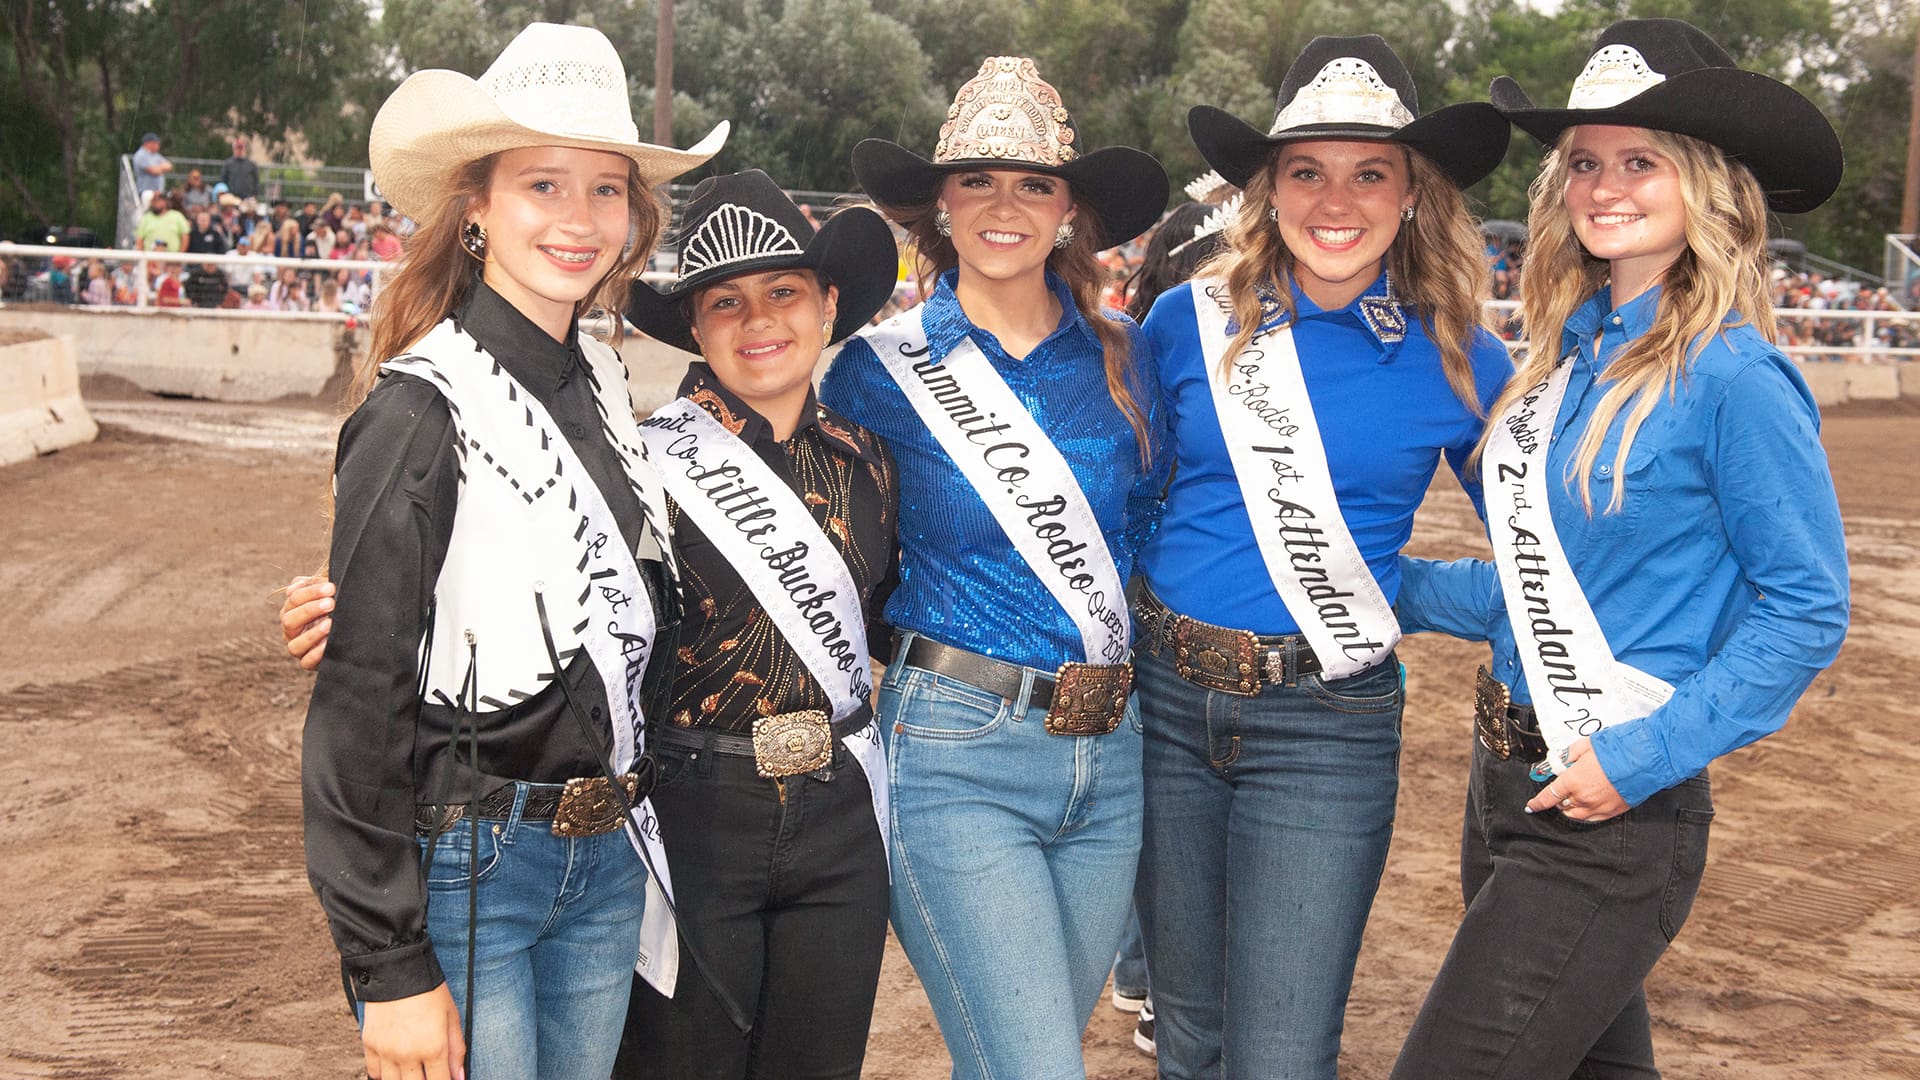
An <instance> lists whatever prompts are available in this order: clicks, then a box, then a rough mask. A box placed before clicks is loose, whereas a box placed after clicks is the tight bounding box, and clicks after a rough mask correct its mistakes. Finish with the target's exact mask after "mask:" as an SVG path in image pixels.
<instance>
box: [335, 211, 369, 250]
mask: <svg viewBox="0 0 1920 1080" xmlns="http://www.w3.org/2000/svg"><path fill="white" fill-rule="evenodd" d="M340 228H341V229H342V230H344V231H345V232H346V234H347V235H348V236H351V237H353V240H354V242H355V243H359V242H360V241H362V240H365V239H366V238H367V215H366V212H365V211H363V210H361V209H360V207H358V206H349V207H347V216H346V217H345V218H342V219H341V221H340Z"/></svg>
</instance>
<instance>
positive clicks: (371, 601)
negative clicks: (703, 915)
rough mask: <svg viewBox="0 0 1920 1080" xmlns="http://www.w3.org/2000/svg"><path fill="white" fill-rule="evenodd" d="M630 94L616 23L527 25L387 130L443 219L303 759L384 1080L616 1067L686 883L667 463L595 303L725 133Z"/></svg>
mask: <svg viewBox="0 0 1920 1080" xmlns="http://www.w3.org/2000/svg"><path fill="white" fill-rule="evenodd" d="M626 86H627V84H626V75H625V72H624V70H623V69H622V67H621V63H620V59H619V57H618V56H617V55H616V54H615V53H614V51H613V47H612V45H611V44H609V43H608V41H607V40H606V38H605V37H604V36H603V35H601V34H600V33H599V32H598V31H595V30H591V29H586V28H581V27H568V26H554V25H547V24H534V25H532V26H529V27H528V28H527V29H526V30H524V31H522V32H521V34H520V35H519V36H518V37H516V38H515V39H514V40H513V42H512V43H511V44H509V45H508V46H507V48H506V49H505V51H503V52H502V53H501V54H500V57H499V59H497V60H496V61H494V63H493V65H492V66H491V67H490V68H488V70H487V72H486V73H485V74H484V75H482V76H481V77H480V79H479V80H477V81H476V80H474V79H470V78H467V77H466V76H464V75H461V74H458V73H456V72H451V71H422V72H418V73H416V74H414V75H413V76H411V77H410V78H408V79H407V81H406V82H405V83H403V84H402V85H401V86H400V88H399V89H398V90H396V91H395V92H394V94H393V96H392V97H391V98H389V99H388V100H387V102H386V104H385V105H383V106H382V107H381V110H380V112H379V114H378V115H377V116H376V117H375V119H374V124H373V132H372V139H371V147H370V150H371V158H372V165H373V173H374V177H375V180H376V181H377V183H378V184H379V185H380V188H381V192H382V195H383V197H384V198H386V199H387V200H388V201H389V202H391V203H392V204H393V206H394V207H396V208H397V209H398V210H400V211H401V212H403V213H405V214H406V215H407V216H409V217H410V218H412V219H413V220H414V221H415V222H416V224H417V228H416V230H415V232H414V233H413V235H412V237H411V238H410V239H409V240H408V243H407V248H406V252H405V256H404V258H403V261H402V262H401V264H400V269H399V270H398V272H396V273H395V275H394V276H393V278H392V280H391V281H390V282H389V283H388V284H387V286H386V287H385V288H384V289H383V290H382V292H381V294H380V298H379V302H378V306H377V307H376V310H375V312H374V337H373V342H372V348H371V351H370V353H369V360H368V362H367V363H365V364H364V365H363V366H362V367H361V368H360V370H358V371H357V372H356V374H355V379H354V383H353V389H352V392H351V396H352V399H353V401H354V404H355V406H356V407H355V409H354V412H353V415H352V416H350V417H349V418H348V419H347V422H346V425H345V426H344V427H343V428H342V430H341V434H340V446H339V452H338V455H337V457H336V459H335V471H334V491H335V501H334V527H333V544H332V554H331V557H330V560H329V562H330V569H331V573H332V575H333V578H334V587H335V588H337V592H338V600H339V606H338V609H337V611H335V612H334V614H333V616H332V621H331V623H330V624H329V623H326V622H323V623H322V624H321V627H320V629H330V630H331V637H330V639H329V640H328V642H327V644H326V650H325V655H326V658H325V660H324V662H319V661H318V656H317V655H316V657H315V660H316V662H318V666H319V674H318V678H317V680H316V681H315V684H314V691H313V701H312V705H311V708H310V710H309V712H308V717H307V725H306V733H305V741H304V753H303V766H302V768H303V790H304V798H305V805H306V846H307V862H308V873H309V877H310V878H311V880H312V883H313V887H314V891H315V892H316V893H317V894H318V896H319V899H320V904H321V907H322V908H323V909H324V910H325V912H326V915H327V919H328V922H329V924H330V926H331V928H332V931H333V936H334V941H335V944H336V945H337V946H338V947H339V950H340V954H341V971H342V977H343V981H344V985H345V987H346V989H347V992H348V994H349V996H350V997H351V998H352V1000H353V1002H354V1004H355V1008H356V1011H358V1012H359V1013H360V1015H361V1019H362V1040H363V1042H364V1044H365V1049H366V1063H367V1071H368V1073H369V1075H370V1076H374V1077H380V1078H382V1080H402V1078H411V1077H419V1076H423V1075H424V1076H426V1077H429V1078H438V1077H446V1076H449V1075H453V1076H460V1075H463V1074H465V1073H466V1072H468V1071H470V1072H471V1073H473V1074H476V1075H478V1076H481V1077H483V1078H484V1077H530V1076H536V1075H537V1076H540V1077H542V1078H546V1080H551V1078H554V1077H580V1078H591V1080H604V1078H605V1077H606V1076H607V1073H608V1070H609V1068H610V1067H611V1065H612V1062H613V1058H614V1053H615V1050H616V1047H617V1045H618V1038H619V1031H620V1026H621V1022H622V1020H623V1018H624V1017H625V1014H626V1001H627V992H628V988H629V986H630V985H631V972H632V970H633V967H634V963H635V959H636V956H637V955H638V953H639V949H638V946H639V943H640V941H641V924H642V907H643V897H644V896H645V895H646V894H647V893H648V892H649V891H652V892H654V893H655V895H660V894H663V893H665V892H667V891H668V890H670V887H671V883H670V880H669V878H670V875H669V872H668V870H667V866H666V864H665V860H664V859H663V858H662V857H661V853H660V851H659V848H658V842H657V829H655V828H652V826H651V823H650V821H649V820H648V819H650V815H651V811H650V810H649V809H648V806H647V801H646V793H647V788H648V787H649V786H650V784H651V772H650V769H649V768H648V766H647V762H646V759H645V758H643V757H642V756H641V755H642V750H643V745H642V743H643V727H642V725H643V722H644V717H645V713H646V711H647V710H646V705H647V702H646V697H647V694H648V692H649V691H651V690H652V689H654V688H655V687H656V686H657V684H658V683H659V682H660V681H661V680H660V679H659V678H658V677H657V676H658V674H659V672H661V671H662V670H663V669H665V668H666V667H667V666H668V665H669V664H670V663H671V656H670V655H667V656H661V657H659V658H658V659H652V658H651V657H650V654H651V653H653V652H657V651H659V650H658V649H656V648H655V643H656V641H660V642H663V643H665V645H666V648H667V651H668V652H669V653H670V651H671V641H672V623H673V621H674V619H675V618H676V610H677V609H676V607H675V604H674V601H673V590H672V583H673V572H672V567H671V564H672V560H671V557H670V547H669V545H668V544H667V541H666V536H665V530H666V527H667V526H666V517H665V511H664V508H663V502H662V499H661V495H660V478H659V476H658V474H657V473H656V472H655V471H654V468H653V466H652V465H650V464H649V463H648V462H647V461H646V460H645V454H644V451H643V450H642V444H641V440H640V435H639V432H638V431H637V429H636V427H635V424H634V418H633V409H632V404H631V402H630V401H629V399H628V396H627V390H626V373H625V368H624V366H623V365H622V364H621V362H620V358H619V356H618V355H617V354H616V353H614V351H613V350H612V349H610V348H608V347H607V346H605V345H603V344H601V343H600V342H598V341H595V340H594V339H592V338H590V337H588V336H586V335H584V334H582V333H580V332H579V330H578V328H577V320H578V318H579V316H580V315H581V314H583V313H584V312H586V311H587V310H588V309H590V308H592V307H595V306H605V307H607V308H609V309H611V310H615V311H617V310H619V308H620V306H621V305H622V304H623V303H624V302H625V299H626V295H627V288H628V285H629V280H630V278H631V277H632V275H633V274H634V272H635V271H637V270H638V269H639V268H640V267H641V266H642V265H643V264H644V262H645V260H646V257H647V254H648V252H649V251H650V249H651V248H652V246H653V242H654V239H655V236H656V234H657V233H658V231H659V227H660V222H661V219H662V213H661V210H660V207H659V206H658V204H657V203H656V202H655V199H654V196H653V193H652V189H653V186H654V185H656V184H658V183H660V182H662V181H664V180H666V179H667V178H669V177H671V176H673V175H675V174H677V173H680V172H682V171H684V170H686V169H689V168H692V167H693V166H695V165H698V164H700V163H702V162H704V161H706V160H707V159H708V158H709V157H711V156H712V155H713V153H714V152H715V151H716V150H717V149H718V148H719V145H720V142H721V140H722V139H723V138H724V134H725V132H724V125H723V126H722V127H721V128H716V129H715V131H714V132H713V134H711V135H710V136H708V138H707V139H706V140H705V141H703V142H702V143H701V145H699V146H697V147H695V148H693V149H692V150H685V151H683V150H675V149H672V148H669V147H662V146H652V145H649V144H646V143H642V142H641V141H640V140H639V136H638V132H637V130H636V129H635V127H634V124H633V119H632V115H631V111H630V107H629V104H628V100H627V89H626ZM316 591H317V590H316ZM290 599H292V598H290ZM298 599H300V600H302V601H307V600H310V599H311V598H310V597H308V596H306V595H302V596H301V597H299V598H298ZM331 604H332V599H331V598H322V599H317V600H311V603H304V602H303V603H301V604H298V605H290V607H291V608H292V610H291V611H290V613H289V616H288V617H289V618H290V619H292V620H294V622H293V625H296V626H298V625H302V624H304V623H305V622H307V621H308V617H309V616H310V615H312V614H313V613H314V607H316V606H318V607H330V606H331ZM630 818H631V820H629V819H630ZM641 823H644V824H641ZM623 826H624V827H623ZM641 849H647V854H648V856H649V861H650V862H651V864H652V869H653V871H654V874H653V875H652V876H651V877H652V880H651V881H650V880H649V878H650V876H649V875H648V874H647V873H646V871H645V870H643V861H642V857H641V856H640V855H639V854H637V853H636V852H637V851H639V850H641ZM655 886H657V888H654V887H655ZM661 906H662V907H664V905H661ZM648 914H660V913H654V912H649V913H648ZM648 921H649V922H652V921H653V920H651V919H650V920H648ZM668 925H669V926H670V924H668ZM463 1025H464V1028H465V1031H464V1032H463V1030H462V1029H463ZM468 1052H470V1054H471V1064H470V1065H467V1064H466V1060H467V1053H468Z"/></svg>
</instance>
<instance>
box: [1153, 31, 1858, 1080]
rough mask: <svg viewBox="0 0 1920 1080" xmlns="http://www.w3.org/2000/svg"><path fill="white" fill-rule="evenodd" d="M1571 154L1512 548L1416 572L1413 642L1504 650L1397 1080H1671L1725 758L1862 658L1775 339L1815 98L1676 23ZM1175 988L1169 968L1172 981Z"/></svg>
mask: <svg viewBox="0 0 1920 1080" xmlns="http://www.w3.org/2000/svg"><path fill="white" fill-rule="evenodd" d="M1493 103H1494V104H1495V105H1496V106H1498V107H1499V108H1500V110H1501V111H1502V112H1503V113H1505V114H1506V116H1507V117H1508V119H1510V120H1512V121H1513V123H1514V124H1516V125H1517V126H1519V127H1520V128H1521V129H1522V130H1523V131H1526V132H1527V133H1528V134H1530V135H1532V136H1534V137H1535V138H1537V139H1539V140H1540V141H1541V142H1543V143H1545V144H1546V145H1547V147H1548V150H1547V155H1546V159H1545V161H1544V162H1543V163H1542V164H1541V168H1540V174H1539V176H1538V177H1537V178H1536V179H1535V180H1534V183H1533V189H1532V202H1533V205H1532V208H1531V214H1530V216H1529V219H1528V234H1529V239H1528V245H1527V265H1526V269H1525V271H1524V272H1523V274H1524V276H1523V278H1522V281H1523V284H1524V288H1523V289H1522V293H1523V295H1524V296H1525V298H1526V301H1525V309H1524V313H1525V322H1526V326H1527V333H1528V337H1529V339H1530V341H1531V345H1530V347H1529V349H1528V352H1527V360H1526V363H1525V364H1524V366H1523V367H1522V368H1521V370H1520V371H1519V372H1518V373H1517V374H1516V375H1515V376H1514V378H1513V380H1512V382H1511V383H1509V384H1508V386H1507V388H1506V389H1505V391H1504V392H1502V394H1501V395H1500V399H1499V400H1498V401H1497V402H1496V403H1495V405H1494V408H1493V410H1492V416H1493V417H1494V419H1493V421H1492V422H1491V423H1490V424H1489V426H1488V431H1487V437H1486V441H1485V442H1484V443H1483V444H1482V446H1481V448H1480V451H1479V465H1480V469H1481V473H1482V475H1483V476H1484V477H1485V479H1486V484H1487V519H1488V526H1489V528H1488V534H1489V537H1490V539H1491V540H1492V541H1493V549H1494V559H1493V561H1491V562H1487V561H1483V560H1463V561H1460V562H1454V563H1433V562H1427V561H1422V560H1408V566H1407V570H1406V585H1405V588H1404V589H1403V590H1402V591H1401V594H1400V613H1401V617H1402V619H1403V620H1404V621H1405V622H1406V624H1407V628H1408V629H1409V630H1416V629H1430V630H1440V631H1444V632H1446V633H1450V634H1454V635H1456V636H1460V637H1465V638H1470V639H1476V640H1487V641H1490V642H1491V643H1492V646H1493V665H1492V670H1491V671H1488V670H1487V669H1485V668H1483V669H1481V671H1480V682H1479V688H1478V693H1477V695H1476V703H1475V705H1476V708H1475V711H1476V714H1477V715H1476V721H1477V726H1478V727H1479V741H1478V745H1476V746H1475V748H1474V755H1473V773H1472V777H1471V783H1470V787H1469V796H1468V801H1467V812H1466V828H1465V836H1464V839H1463V842H1462V844H1461V863H1460V877H1461V886H1462V891H1463V892H1464V894H1465V897H1466V900H1467V911H1466V916H1465V918H1464V919H1463V920H1462V921H1461V924H1460V930H1459V932H1458V934H1457V935H1456V936H1455V937H1454V941H1453V947H1452V948H1451V949H1450V950H1449V951H1448V954H1447V959H1446V963H1445V964H1444V965H1443V966H1442V968H1441V969H1440V973H1439V975H1438V977H1437V978H1436V979H1435V980H1434V984H1433V988H1432V990H1431V991H1430V992H1429V993H1428V995H1427V1000H1426V1004H1425V1005H1424V1006H1423V1007H1422V1008H1421V1010H1420V1014H1419V1016H1418V1018H1416V1020H1415V1021H1414V1025H1413V1031H1412V1033H1411V1034H1409V1035H1408V1037H1407V1042H1406V1045H1405V1047H1404V1048H1403V1049H1402V1050H1401V1053H1400V1060H1399V1063H1398V1064H1397V1065H1396V1067H1395V1069H1394V1073H1393V1075H1394V1076H1395V1077H1398V1078H1401V1080H1424V1078H1426V1077H1449V1078H1452V1077H1461V1078H1487V1080H1490V1078H1494V1077H1512V1078H1521V1077H1527V1078H1532V1077H1548V1076H1551V1077H1560V1076H1578V1077H1590V1078H1594V1080H1613V1078H1621V1080H1624V1078H1628V1077H1655V1076H1658V1075H1659V1073H1658V1071H1657V1070H1656V1069H1655V1067H1654V1063H1653V1042H1652V1038H1651V1035H1650V1032H1649V1021H1648V1015H1647V999H1646V994H1645V992H1644V991H1643V990H1642V988H1641V983H1642V981H1643V980H1644V979H1645V978H1646V975H1647V973H1648V972H1649V971H1651V970H1652V969H1653V966H1654V964H1655V962H1657V961H1658V960H1659V958H1660V956H1661V954H1662V953H1664V952H1665V951H1666V948H1667V944H1668V942H1669V941H1670V940H1672V938H1673V936H1674V935H1675V934H1676V933H1678V932H1679V930H1680V926H1681V924H1682V923H1683V922H1685V921H1686V918H1687V913H1688V910H1689V909H1690V908H1691V907H1692V904H1693V897H1694V893H1695V891H1696V890H1697V889H1698V888H1699V885H1700V876H1701V873H1702V870H1703V869H1704V867H1705V864H1706V855H1707V831H1708V824H1709V822H1710V821H1711V820H1712V818H1713V796H1712V792H1711V789H1710V788H1709V786H1708V782H1707V765H1708V763H1709V762H1711V761H1712V760H1713V759H1715V758H1717V757H1719V756H1720V755H1722V754H1725V753H1727V752H1728V751H1731V750H1734V749H1736V748H1738V747H1740V746H1744V745H1746V744H1748V743H1750V742H1753V741H1754V740H1755V739H1758V738H1760V737H1762V736H1763V735H1766V734H1768V733H1770V732H1772V731H1775V730H1777V729H1778V728H1779V727H1780V726H1781V725H1782V724H1783V723H1785V722H1786V718H1787V712H1788V710H1789V709H1790V708H1791V707H1792V706H1793V703H1794V702H1795V701H1796V700H1797V699H1798V698H1799V696H1800V695H1801V693H1802V692H1804V691H1805V690H1806V688H1807V685H1808V683H1810V682H1811V681H1812V680H1813V677H1814V676H1815V675H1816V674H1818V673H1819V672H1820V670H1821V669H1822V668H1824V667H1825V666H1826V665H1827V664H1829V663H1831V662H1832V660H1833V658H1834V655H1835V654H1836V653H1837V651H1838V650H1839V648H1840V641H1841V638H1842V637H1844V636H1845V633H1846V626H1847V554H1846V545H1845V541H1844V537H1843V536H1842V534H1841V527H1840V514H1839V507H1838V505H1837V502H1836V500H1835V497H1834V492H1833V479H1832V477H1831V475H1830V474H1829V473H1828V470H1827V460H1826V455H1825V454H1824V453H1823V452H1822V450H1821V447H1820V440H1819V415H1818V413H1817V412H1816V410H1815V408H1814V404H1813V396H1812V394H1810V393H1809V392H1808V390H1807V386H1806V383H1805V382H1803V381H1802V380H1801V378H1800V375H1799V373H1798V371H1797V369H1796V368H1795V367H1794V365H1793V364H1792V362H1790V361H1789V360H1787V358H1786V357H1785V356H1784V355H1782V354H1781V352H1780V350H1779V349H1778V348H1776V347H1775V346H1774V344H1773V312H1772V310H1771V307H1770V305H1769V302H1768V292H1767V287H1768V277H1767V272H1768V266H1769V260H1768V259H1767V253H1766V240H1767V212H1768V211H1769V210H1770V209H1771V210H1775V211H1780V212H1783V213H1804V212H1806V211H1809V210H1812V209H1814V208H1815V207H1817V206H1819V205H1820V204H1821V203H1823V202H1825V201H1826V199H1827V197H1828V196H1830V195H1831V194H1833V190H1834V188H1835V186H1837V185H1838V183H1839V181H1840V171H1841V164H1842V162H1841V152H1840V142H1839V140H1838V139H1837V138H1836V137H1835V135H1834V132H1833V128H1832V126H1831V125H1829V124H1828V123H1827V120H1826V118H1825V117H1824V116H1822V115H1821V114H1820V110H1819V109H1818V108H1816V107H1815V106H1814V105H1813V103H1812V102H1810V101H1808V100H1806V99H1805V98H1803V97H1801V96H1800V95H1799V94H1798V93H1796V92H1795V91H1794V90H1793V89H1792V88H1791V87H1788V86H1786V85H1784V84H1782V83H1779V82H1775V81H1774V80H1772V79H1769V78H1767V77H1766V76H1764V75H1761V74H1759V73H1757V72H1752V71H1742V70H1740V69H1739V68H1737V67H1735V66H1734V64H1733V61H1732V59H1731V58H1730V57H1728V56H1727V54H1726V52H1725V51H1724V50H1722V49H1721V48H1720V47H1719V46H1718V45H1716V44H1714V42H1713V41H1712V40H1711V39H1709V38H1708V37H1707V36H1706V35H1705V34H1703V33H1701V32H1700V31H1699V30H1697V29H1695V28H1694V27H1692V26H1690V25H1688V24H1686V23H1684V22H1680V21H1678V20H1674V19H1629V20H1626V21H1623V22H1619V23H1615V24H1614V25H1613V26H1611V27H1609V28H1608V29H1607V30H1606V31H1604V32H1603V33H1602V34H1601V35H1600V38H1599V41H1598V44H1597V45H1596V47H1595V51H1594V52H1593V54H1592V56H1591V57H1590V58H1589V60H1588V61H1587V64H1586V67H1585V68H1584V70H1582V71H1581V72H1580V75H1579V77H1578V78H1577V79H1575V80H1574V84H1573V91H1572V93H1571V95H1570V96H1569V100H1568V105H1567V107H1566V108H1564V109H1543V108H1537V107H1535V106H1534V105H1533V104H1532V103H1531V102H1530V101H1528V100H1527V98H1526V95H1524V94H1523V93H1521V92H1520V88H1519V87H1518V86H1516V85H1515V84H1514V83H1513V81H1512V80H1511V79H1504V78H1503V79H1500V80H1497V81H1496V82H1495V83H1494V85H1493ZM1156 974H1157V973H1156Z"/></svg>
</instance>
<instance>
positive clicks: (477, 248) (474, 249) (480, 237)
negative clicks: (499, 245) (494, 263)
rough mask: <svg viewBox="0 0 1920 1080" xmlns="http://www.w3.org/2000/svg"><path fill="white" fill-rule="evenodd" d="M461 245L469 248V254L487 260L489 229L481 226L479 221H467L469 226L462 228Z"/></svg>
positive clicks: (483, 260) (482, 260)
mask: <svg viewBox="0 0 1920 1080" xmlns="http://www.w3.org/2000/svg"><path fill="white" fill-rule="evenodd" d="M460 246H461V247H464V248H466V249H467V254H469V255H471V256H473V257H474V258H476V259H479V260H480V261H481V262H486V261H487V230H485V229H483V228H481V227H480V223H479V222H477V221H469V222H467V227H466V228H464V229H461V230H460Z"/></svg>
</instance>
